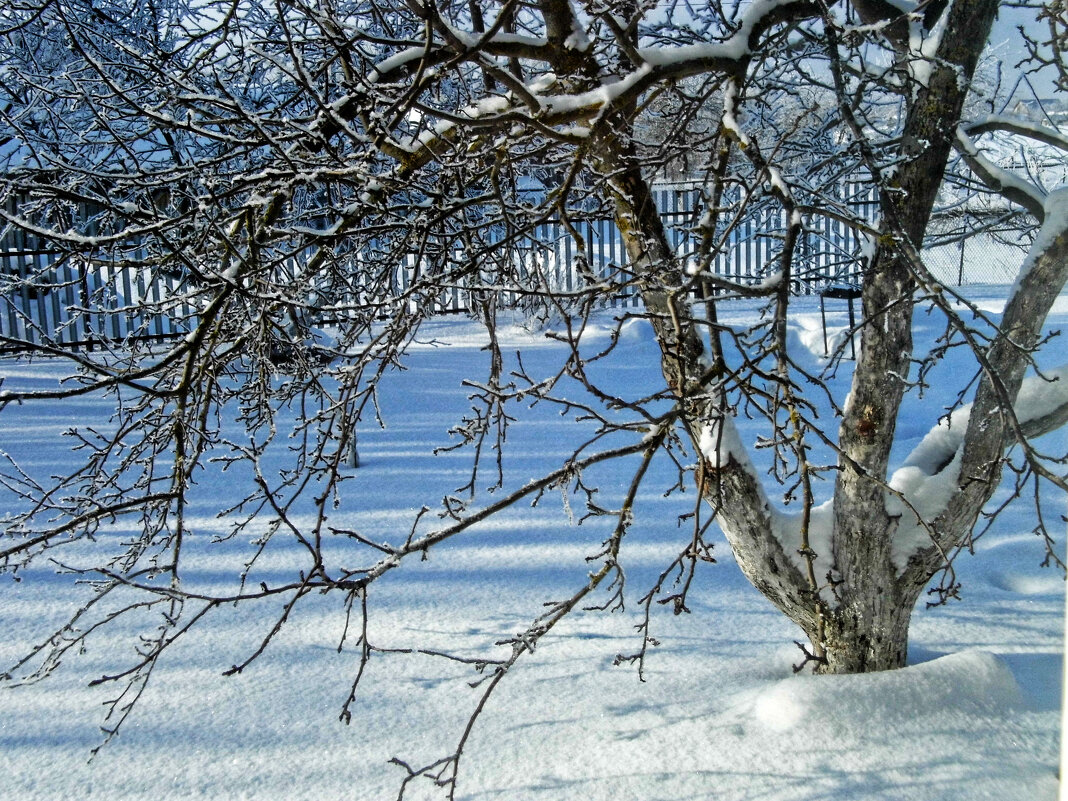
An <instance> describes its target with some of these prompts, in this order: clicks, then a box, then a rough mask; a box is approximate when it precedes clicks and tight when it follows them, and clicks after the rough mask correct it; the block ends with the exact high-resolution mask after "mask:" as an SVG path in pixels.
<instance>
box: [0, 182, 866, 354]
mask: <svg viewBox="0 0 1068 801" xmlns="http://www.w3.org/2000/svg"><path fill="white" fill-rule="evenodd" d="M857 186H858V187H859V186H861V185H857ZM846 189H847V190H848V191H854V192H855V193H856V196H855V197H851V198H847V199H846V203H847V204H848V206H849V207H850V208H851V209H852V210H853V212H854V213H855V214H857V215H858V216H861V217H864V218H868V219H871V218H872V217H873V216H874V210H875V200H874V197H873V196H871V195H870V194H865V193H863V192H861V191H860V190H858V189H855V188H853V187H848V186H847V187H846ZM654 195H655V199H656V201H657V203H658V204H659V207H660V209H661V213H662V216H663V219H664V224H665V228H666V230H667V233H668V236H669V238H670V240H671V244H672V246H673V247H674V248H675V251H676V253H677V254H678V255H679V257H680V258H681V259H684V260H688V259H690V258H692V255H693V253H694V251H695V248H696V244H697V239H696V236H695V234H694V231H695V229H696V227H697V224H698V222H699V219H700V215H701V214H702V213H703V209H702V208H701V192H700V188H699V187H697V186H672V187H658V188H656V189H654ZM785 222H786V221H785V220H784V219H783V217H782V214H781V213H780V212H777V211H762V210H758V211H757V212H755V213H751V214H748V215H747V216H746V217H745V218H743V219H742V220H741V221H740V222H739V223H738V224H737V225H736V226H735V227H734V228H733V229H732V230H730V231H729V233H728V235H727V237H726V242H725V245H724V247H723V248H722V249H721V251H720V252H719V253H718V255H717V256H716V258H715V262H714V267H713V270H714V272H715V273H716V274H718V275H721V276H723V277H724V278H727V279H730V280H733V281H738V282H743V283H752V282H758V281H760V280H762V279H764V278H765V277H767V276H768V274H769V273H770V272H773V271H774V270H775V269H776V267H775V261H776V259H777V252H778V249H779V247H780V243H781V237H782V234H783V232H784V230H785ZM805 223H806V231H805V236H804V237H803V240H802V242H801V243H800V244H799V250H798V254H797V255H798V259H797V261H796V267H795V270H796V278H797V280H796V281H795V284H794V286H793V287H792V288H793V290H794V291H797V292H815V291H819V290H820V289H822V288H823V287H825V286H827V285H828V284H832V283H836V282H841V281H842V280H843V279H846V278H847V277H848V276H847V273H848V270H849V269H850V268H851V267H852V266H853V265H855V264H856V256H857V254H858V252H859V250H860V248H861V241H860V238H859V237H858V235H857V234H856V232H855V231H854V230H853V229H851V228H850V227H849V226H847V225H845V224H843V223H840V222H838V221H836V220H832V219H830V218H828V217H824V216H813V217H812V218H810V219H806V221H805ZM573 224H574V225H575V226H576V228H577V229H578V230H579V233H580V234H581V235H582V237H583V239H584V240H585V244H586V253H585V257H586V262H587V264H588V265H589V269H590V270H591V271H592V272H593V273H594V274H595V275H597V276H598V277H600V278H601V279H602V280H604V279H608V280H611V281H614V282H615V284H616V286H617V288H618V291H617V292H616V293H615V294H614V296H613V297H612V298H610V299H609V301H608V302H609V303H610V304H611V305H613V306H618V307H634V306H638V305H640V298H639V294H638V291H637V288H636V287H635V286H633V284H632V283H629V282H628V277H629V276H628V273H627V258H626V252H625V249H624V247H623V243H622V241H621V239H620V237H619V234H618V232H617V231H616V229H615V226H614V224H613V223H612V222H611V221H610V220H608V219H585V220H579V221H577V222H574V223H573ZM510 248H511V251H512V252H511V254H510V258H511V260H512V264H513V265H514V266H513V269H514V271H515V273H516V275H517V277H518V278H519V280H517V282H516V284H517V288H518V286H519V285H520V284H526V285H527V286H528V287H540V288H545V289H552V290H558V291H563V292H571V291H577V290H579V289H580V288H581V287H582V286H583V285H584V280H583V278H582V276H580V275H579V272H578V268H577V264H578V261H579V260H578V258H577V257H578V255H579V254H578V252H577V246H576V243H575V240H574V239H573V238H572V237H571V236H569V235H568V233H567V231H566V229H565V228H564V226H563V225H562V224H561V223H559V222H553V221H550V222H546V223H543V224H541V225H539V226H537V228H536V229H535V230H534V231H533V232H532V235H531V236H530V237H529V238H526V239H524V240H523V241H521V242H519V243H513V244H512V245H510ZM138 262H142V259H139V258H136V254H135V257H134V258H130V259H128V261H127V262H125V264H128V265H130V266H123V265H122V264H120V263H114V262H112V263H109V262H108V261H107V260H106V259H99V260H95V261H93V262H92V263H87V262H76V261H75V260H74V259H73V258H71V257H67V256H64V255H63V254H61V253H58V252H55V251H50V250H47V249H43V248H41V247H40V244H39V243H37V242H35V241H33V239H32V237H26V236H25V235H24V234H23V233H22V232H19V231H9V233H8V235H7V236H5V237H4V239H3V240H2V242H0V287H2V290H0V292H2V294H0V335H2V337H3V338H4V340H3V341H0V352H2V351H11V350H18V349H19V347H20V346H19V343H34V344H41V343H44V342H52V343H54V344H55V345H57V346H59V347H67V348H92V347H94V346H96V345H99V344H102V343H103V342H132V341H135V340H141V341H143V340H152V339H166V338H173V337H178V336H182V335H184V334H186V333H187V332H188V330H189V326H190V323H191V321H192V320H193V319H194V317H195V309H194V308H193V307H192V306H191V305H189V304H188V303H185V302H184V301H183V300H182V286H181V282H180V279H179V278H177V277H175V276H173V275H168V274H162V273H161V274H155V273H151V272H149V271H147V270H146V269H144V268H143V267H139V266H136V265H137V264H138ZM416 262H417V259H416V256H414V255H409V256H408V257H406V258H405V259H404V260H403V261H402V263H400V264H397V265H396V267H395V268H394V270H393V272H392V275H391V276H390V284H391V286H390V288H389V291H391V292H393V293H395V294H394V296H400V295H401V294H402V293H405V292H407V291H408V290H409V289H410V288H411V287H412V282H413V278H414V277H415V276H416V275H418V274H419V273H420V272H421V270H422V268H424V267H425V265H422V264H418V263H416ZM356 269H358V260H357V267H356ZM336 300H337V304H338V307H339V308H344V307H350V308H351V307H352V306H353V305H355V304H359V303H360V298H359V297H358V296H355V295H354V296H351V297H345V298H340V297H339V298H336ZM428 301H429V302H432V303H433V304H434V309H435V311H439V312H445V313H448V312H459V311H465V310H467V309H469V308H470V306H471V299H470V297H469V291H468V290H467V289H465V287H463V286H455V287H451V288H449V289H447V290H443V291H441V292H440V293H438V294H437V296H436V297H433V298H429V299H428V298H425V297H418V296H413V299H412V301H411V302H412V303H417V302H428ZM504 302H505V303H506V304H513V305H516V306H521V305H522V302H523V294H522V293H521V292H513V293H506V296H505V298H504ZM327 316H329V312H327Z"/></svg>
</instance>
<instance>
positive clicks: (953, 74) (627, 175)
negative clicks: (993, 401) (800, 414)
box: [594, 0, 998, 673]
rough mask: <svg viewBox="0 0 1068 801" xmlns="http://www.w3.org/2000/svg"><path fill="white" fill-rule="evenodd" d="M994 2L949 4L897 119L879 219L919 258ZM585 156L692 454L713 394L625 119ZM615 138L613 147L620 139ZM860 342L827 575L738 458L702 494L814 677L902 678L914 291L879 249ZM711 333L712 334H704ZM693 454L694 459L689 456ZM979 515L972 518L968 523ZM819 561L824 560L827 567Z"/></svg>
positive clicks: (887, 250)
mask: <svg viewBox="0 0 1068 801" xmlns="http://www.w3.org/2000/svg"><path fill="white" fill-rule="evenodd" d="M997 5H998V4H997V2H996V0H974V2H970V3H957V4H954V6H952V7H951V8H950V10H949V12H948V13H949V14H950V19H949V20H948V23H947V31H946V35H945V38H944V39H943V42H942V44H941V45H940V47H939V48H938V53H937V58H936V62H937V66H936V67H935V68H934V69H933V70H932V72H931V75H930V76H929V83H928V86H927V87H924V88H921V89H919V90H918V91H917V93H916V96H915V97H914V98H913V100H912V103H911V107H910V111H909V114H908V117H907V119H906V121H905V135H904V136H903V137H902V142H903V143H905V144H903V147H905V148H912V149H913V151H914V152H903V153H902V156H903V161H902V164H901V165H900V167H899V169H898V172H897V177H896V179H895V186H894V188H893V191H892V192H889V193H887V195H886V199H885V201H884V204H883V212H884V216H885V218H886V220H885V222H887V230H888V231H891V232H893V233H895V234H896V235H898V236H904V237H906V238H907V239H908V240H909V241H910V242H911V243H912V244H913V246H918V245H919V244H920V243H921V242H922V239H923V235H924V232H925V231H926V227H927V222H928V219H929V217H930V213H931V209H932V206H933V204H934V200H935V195H936V193H937V190H938V187H939V185H940V184H941V180H942V174H943V172H944V169H945V165H946V162H947V160H948V158H949V155H950V148H951V141H952V137H953V131H954V130H955V128H956V125H957V123H958V120H959V117H960V112H961V109H962V107H963V103H964V97H965V93H966V91H967V86H968V82H969V80H970V77H971V75H972V74H973V73H974V69H975V64H976V61H977V59H978V55H979V53H980V52H981V50H982V44H983V43H984V42H985V41H986V38H987V35H988V33H989V28H990V24H991V22H992V20H993V16H994V13H995V11H996V9H997ZM615 122H616V125H614V126H613V130H614V131H615V133H606V134H604V135H602V137H601V138H600V139H599V141H598V142H597V143H596V146H595V148H594V152H595V154H596V155H597V158H598V162H599V163H598V166H599V167H600V168H601V169H602V170H603V172H604V173H605V174H607V175H611V176H612V178H613V180H612V182H611V191H612V192H613V198H612V199H613V202H614V204H615V216H616V222H617V225H618V227H619V230H620V233H621V236H622V238H623V242H624V244H625V246H626V248H627V253H628V257H629V261H630V264H631V267H632V268H633V270H634V271H635V274H636V275H638V276H639V277H640V280H641V286H642V293H643V297H644V300H645V305H646V310H647V312H648V313H649V314H650V316H651V321H652V324H653V328H654V331H655V334H656V338H657V341H658V343H659V345H660V350H661V366H662V370H663V373H664V376H665V379H666V380H667V383H668V386H669V387H670V388H671V389H672V391H673V392H674V393H675V395H676V397H677V398H678V399H679V401H680V403H681V405H682V407H683V409H684V412H685V420H686V423H687V425H688V427H689V433H690V435H691V437H692V439H693V441H694V444H695V446H698V443H699V442H700V441H701V440H702V438H703V437H704V436H705V434H706V433H707V431H708V430H709V427H713V428H715V427H716V426H717V425H719V426H720V429H719V430H720V431H722V430H723V426H726V425H727V424H728V423H726V422H722V420H723V416H724V414H725V410H723V409H722V408H721V403H720V399H719V397H718V392H717V391H716V390H715V389H714V388H713V387H712V386H710V385H709V384H707V383H706V382H708V381H709V376H708V375H706V372H707V370H708V365H709V362H708V361H707V360H704V359H702V355H703V352H704V348H703V343H702V337H701V336H700V333H699V332H698V330H697V328H696V325H695V323H694V321H693V320H692V319H691V318H690V317H689V315H688V314H686V313H685V304H684V302H683V299H682V297H681V295H680V294H679V292H680V284H681V280H680V279H681V276H680V274H679V269H678V268H679V265H678V264H677V262H676V260H675V258H674V254H673V253H672V250H671V248H670V246H669V244H668V242H667V237H666V236H665V232H664V229H663V225H662V223H661V221H660V216H659V213H658V210H657V208H656V206H655V204H654V202H653V199H652V195H651V193H650V191H649V188H648V185H647V183H646V182H645V180H644V179H643V177H642V175H641V172H640V169H639V168H638V163H639V162H638V159H637V157H636V155H635V153H634V150H633V145H632V144H631V143H630V141H629V139H628V138H627V137H626V136H625V131H626V127H627V126H626V121H625V119H619V120H616V121H615ZM620 134H621V135H620ZM867 268H868V272H867V274H866V275H865V278H864V286H863V304H864V314H865V320H866V321H867V322H868V324H867V325H866V326H865V327H864V329H863V331H862V339H861V347H860V352H859V354H858V357H857V362H856V368H855V372H854V381H853V387H852V391H851V393H850V401H849V403H848V404H847V406H846V409H845V410H844V415H843V420H842V424H841V428H840V435H839V436H840V440H839V442H840V448H841V460H840V466H839V471H838V477H837V481H836V486H835V499H834V523H833V533H832V543H833V544H832V551H833V553H832V554H824V555H822V556H823V557H824V558H825V562H824V563H830V564H831V565H832V568H831V570H830V571H829V573H828V575H827V576H817V575H814V574H813V571H812V570H805V569H803V567H802V564H803V560H799V559H798V555H797V551H798V549H800V547H801V541H800V538H798V541H797V542H796V543H795V542H786V541H783V540H782V539H780V538H781V537H782V536H783V535H782V532H781V531H779V532H776V527H775V522H776V521H775V514H774V512H772V510H771V507H770V504H769V502H768V498H767V496H766V494H765V492H764V490H763V488H762V486H761V484H760V481H759V479H758V478H757V476H756V475H755V474H754V471H753V470H752V469H751V467H750V466H749V465H748V464H745V463H744V462H746V461H747V460H746V457H745V456H744V454H734V453H727V454H720V453H716V454H714V455H713V457H712V458H709V456H708V455H707V454H704V463H703V465H702V469H701V470H700V471H699V476H700V480H701V482H702V483H701V487H700V490H701V492H702V494H703V495H704V497H705V498H706V499H707V500H708V502H709V503H710V504H711V505H712V506H713V507H714V508H715V510H716V514H717V515H718V518H719V521H720V525H721V528H722V529H723V531H724V533H725V534H726V536H727V538H728V540H729V541H730V543H731V547H732V549H733V551H734V553H735V555H736V557H737V560H738V564H739V566H740V567H741V569H742V571H743V572H744V573H745V575H746V577H747V578H748V579H749V580H750V581H751V582H752V583H753V585H754V586H756V587H757V588H758V589H759V590H760V591H761V592H762V593H763V594H764V595H765V596H766V597H767V598H768V599H769V600H770V601H771V602H772V603H773V604H775V605H776V606H777V607H778V608H779V609H780V610H781V611H782V612H783V613H784V614H786V615H787V616H788V617H789V618H790V619H791V620H793V621H794V622H796V623H797V624H798V625H799V626H800V627H801V628H802V629H803V630H804V631H805V633H806V634H807V635H808V637H809V639H810V642H811V648H810V651H809V653H810V656H811V657H812V658H813V660H814V661H815V662H816V664H817V669H818V670H820V671H822V672H831V673H863V672H871V671H878V670H887V669H893V668H898V667H902V666H903V665H904V664H905V663H906V659H907V656H908V630H909V620H910V618H911V614H912V609H913V607H914V605H915V603H916V600H917V598H918V597H919V595H920V593H921V592H922V591H923V588H924V586H925V585H926V583H927V582H928V580H929V578H930V576H931V571H929V570H905V571H902V570H901V569H900V567H899V566H897V565H895V563H894V561H893V559H892V543H893V540H894V535H895V531H896V527H897V525H898V520H897V518H895V517H894V516H892V515H891V514H890V513H889V512H888V510H887V503H886V498H887V496H886V489H885V481H886V478H887V471H888V467H889V457H890V451H891V447H892V445H893V441H894V436H895V432H896V422H897V417H898V412H899V410H900V405H901V400H902V398H903V396H904V391H905V378H906V376H907V375H908V370H909V365H910V361H911V357H912V335H911V326H912V299H911V298H912V293H913V291H914V288H915V281H914V278H913V275H912V271H911V269H910V266H909V263H908V262H907V260H906V259H905V258H904V257H903V256H902V255H901V254H900V252H899V250H898V249H897V248H896V247H895V246H894V245H893V244H892V243H888V242H887V241H885V240H884V241H883V243H882V244H881V245H880V247H879V249H878V253H877V255H876V257H875V258H874V259H873V260H872V261H871V262H870V263H868V265H867ZM713 335H714V334H713ZM698 452H699V453H700V452H701V448H700V447H699V446H698ZM979 507H981V502H979V506H977V507H976V509H975V510H974V511H975V513H976V514H977V513H978V509H979ZM828 557H829V560H828Z"/></svg>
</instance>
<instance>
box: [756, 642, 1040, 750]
mask: <svg viewBox="0 0 1068 801" xmlns="http://www.w3.org/2000/svg"><path fill="white" fill-rule="evenodd" d="M1022 705H1023V695H1022V693H1021V691H1020V686H1019V685H1018V684H1017V683H1016V679H1015V678H1014V677H1013V674H1012V672H1011V671H1010V670H1009V669H1008V667H1006V665H1005V664H1004V663H1003V662H1002V661H1001V660H1000V659H998V658H997V657H996V656H994V655H993V654H990V653H986V652H985V651H967V652H964V653H959V654H951V655H949V656H944V657H941V658H939V659H935V660H933V661H930V662H923V663H921V664H918V665H910V666H908V667H906V668H904V669H902V670H891V671H885V672H882V673H868V674H865V675H858V676H811V675H809V676H795V677H793V678H790V679H785V680H783V681H780V682H778V683H776V684H774V685H772V686H771V687H770V688H768V689H767V690H765V691H764V692H763V693H762V694H761V695H760V696H759V697H758V698H757V700H756V705H755V708H754V713H755V717H756V719H757V720H758V721H759V722H760V723H762V724H763V725H764V726H766V727H768V728H769V729H772V730H774V731H787V730H789V729H793V728H802V729H805V730H812V729H816V730H819V731H820V732H823V733H827V734H833V735H834V736H837V737H842V736H856V735H858V734H861V733H863V732H864V731H866V730H869V729H871V728H872V725H873V723H874V722H876V721H878V724H879V725H880V726H883V727H887V726H889V727H893V726H903V727H906V728H907V727H910V726H911V724H912V723H913V721H923V720H928V719H930V717H931V716H932V714H933V715H934V716H935V718H939V717H940V716H941V715H942V713H944V714H945V715H948V716H950V717H958V716H973V715H980V716H987V715H991V714H995V713H998V712H1002V713H1005V714H1011V712H1012V711H1013V710H1015V709H1018V708H1020V707H1021V706H1022ZM942 719H943V720H945V718H944V717H942Z"/></svg>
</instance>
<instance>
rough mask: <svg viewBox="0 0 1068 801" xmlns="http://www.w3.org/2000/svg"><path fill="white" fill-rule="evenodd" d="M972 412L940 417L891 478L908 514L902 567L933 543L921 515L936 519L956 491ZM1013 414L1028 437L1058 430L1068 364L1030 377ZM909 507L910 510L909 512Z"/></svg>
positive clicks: (1067, 413) (1066, 401)
mask: <svg viewBox="0 0 1068 801" xmlns="http://www.w3.org/2000/svg"><path fill="white" fill-rule="evenodd" d="M971 412H972V405H971V404H968V405H967V406H962V407H961V408H959V409H956V410H955V411H954V412H953V413H952V414H949V415H947V416H945V417H943V418H942V419H941V420H939V422H938V424H937V425H936V426H935V427H934V428H932V429H931V430H930V431H928V432H927V434H926V436H924V438H923V440H921V441H920V444H919V445H917V446H916V447H915V448H914V449H913V451H912V453H910V454H909V456H908V458H907V459H905V462H904V464H902V466H901V467H899V468H898V469H897V470H896V471H894V474H893V475H892V476H891V477H890V482H889V485H890V488H891V489H892V490H894V491H895V492H896V493H899V495H900V499H895V500H894V501H892V502H891V505H893V506H896V507H899V512H900V513H901V514H902V515H903V518H902V525H901V533H900V534H899V542H898V543H895V546H896V547H895V554H897V555H899V556H898V558H897V559H895V561H897V562H898V564H899V566H903V565H904V564H905V562H906V561H907V556H908V555H909V554H911V553H912V552H914V551H915V550H918V549H920V548H923V547H927V546H929V545H930V539H929V537H928V535H927V533H926V529H925V528H924V527H923V526H922V525H921V524H920V521H919V520H918V519H916V516H917V515H919V516H921V517H922V518H923V519H924V520H933V519H934V518H936V517H937V516H938V515H939V514H940V513H941V512H942V511H943V509H944V508H945V507H946V504H948V502H949V500H950V499H951V498H952V497H953V495H954V494H955V493H956V492H957V484H958V479H959V478H960V467H961V459H962V457H963V445H964V439H965V435H966V433H967V431H968V427H969V425H972V424H973V421H972V420H971ZM1013 412H1014V414H1015V416H1016V420H1017V422H1018V423H1019V424H1020V430H1021V431H1022V432H1023V433H1024V434H1025V435H1026V436H1028V437H1037V436H1041V435H1042V434H1046V433H1049V432H1051V431H1055V430H1056V429H1058V428H1060V427H1061V426H1063V425H1064V424H1065V423H1066V422H1068V365H1062V366H1061V367H1059V368H1057V369H1055V370H1052V371H1045V372H1044V373H1043V374H1041V375H1035V376H1032V377H1030V378H1028V379H1026V380H1025V381H1024V382H1023V385H1022V386H1021V387H1020V391H1019V393H1018V394H1017V396H1016V401H1015V403H1014V405H1013ZM978 424H980V425H981V424H982V423H981V422H980V423H978ZM1011 444H1012V440H1010V441H1007V442H1006V443H1005V447H1009V446H1010V445H1011ZM906 505H907V506H908V507H910V508H911V509H912V511H911V512H906V511H905V507H906ZM909 518H912V524H911V525H910V524H908V522H907V521H908V519H909ZM906 533H908V536H906Z"/></svg>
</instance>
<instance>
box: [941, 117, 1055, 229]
mask: <svg viewBox="0 0 1068 801" xmlns="http://www.w3.org/2000/svg"><path fill="white" fill-rule="evenodd" d="M955 146H956V148H957V151H958V152H959V153H960V154H961V156H962V157H963V158H964V161H965V162H966V163H967V164H968V167H970V168H971V171H972V172H973V173H975V175H976V177H978V178H979V180H980V181H982V182H983V183H984V184H985V185H986V186H987V187H988V188H989V189H991V190H992V191H994V192H997V193H998V194H1000V195H1001V196H1002V197H1004V198H1005V199H1006V200H1009V201H1012V202H1013V203H1017V204H1019V205H1020V206H1023V207H1024V208H1025V209H1027V210H1028V211H1029V212H1030V213H1031V214H1033V215H1034V216H1035V218H1036V219H1038V220H1039V222H1041V221H1043V220H1045V218H1046V211H1045V198H1046V196H1045V193H1044V192H1042V190H1040V189H1039V188H1038V187H1036V186H1035V185H1034V184H1032V183H1030V182H1029V181H1025V180H1024V179H1023V178H1021V177H1020V176H1018V175H1016V174H1015V173H1013V172H1011V171H1009V170H1007V169H1005V168H1004V167H1000V166H998V165H997V164H995V163H994V162H992V161H991V160H990V159H988V158H987V157H986V156H984V155H983V154H982V152H981V151H980V149H979V147H978V146H977V145H976V144H975V142H974V141H973V140H972V138H971V137H970V136H969V135H968V133H967V132H966V130H965V129H964V128H963V127H961V128H958V129H957V138H956V143H955Z"/></svg>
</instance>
